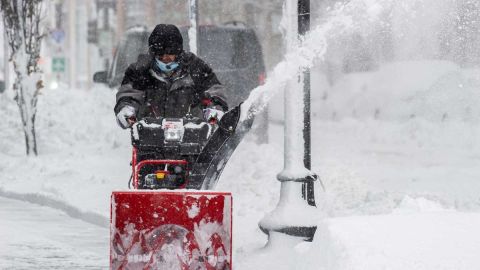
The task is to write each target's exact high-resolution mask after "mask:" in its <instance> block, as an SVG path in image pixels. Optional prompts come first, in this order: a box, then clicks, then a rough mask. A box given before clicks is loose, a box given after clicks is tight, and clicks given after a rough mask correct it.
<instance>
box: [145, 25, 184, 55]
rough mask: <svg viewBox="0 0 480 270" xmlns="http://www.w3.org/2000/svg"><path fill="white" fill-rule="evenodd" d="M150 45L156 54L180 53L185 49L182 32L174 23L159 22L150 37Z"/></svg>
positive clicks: (151, 51)
mask: <svg viewBox="0 0 480 270" xmlns="http://www.w3.org/2000/svg"><path fill="white" fill-rule="evenodd" d="M148 47H149V50H150V53H152V54H154V55H164V54H175V55H178V54H180V53H181V52H182V51H183V38H182V34H180V30H178V28H177V27H176V26H175V25H173V24H158V25H157V26H155V29H153V31H152V33H151V34H150V37H149V38H148Z"/></svg>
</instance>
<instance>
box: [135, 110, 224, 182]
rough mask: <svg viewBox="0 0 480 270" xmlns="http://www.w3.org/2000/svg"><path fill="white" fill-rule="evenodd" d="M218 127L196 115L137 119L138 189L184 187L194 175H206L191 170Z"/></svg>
mask: <svg viewBox="0 0 480 270" xmlns="http://www.w3.org/2000/svg"><path fill="white" fill-rule="evenodd" d="M216 128H217V126H216V125H215V124H209V123H207V122H205V121H204V120H202V119H199V118H196V117H192V116H186V117H184V118H148V117H147V118H144V119H142V120H140V121H138V122H137V123H135V124H134V125H133V126H132V130H131V137H132V146H133V156H132V178H133V186H134V189H181V188H185V187H187V184H188V182H189V181H190V179H191V178H192V177H193V178H199V177H202V176H201V175H190V171H191V170H192V166H193V164H194V163H195V161H196V160H197V158H198V156H199V155H200V153H201V152H202V149H203V148H204V147H205V145H206V144H207V142H208V140H209V139H210V137H211V136H212V134H213V133H214V131H215V130H216ZM194 180H195V179H194ZM197 180H200V179H197Z"/></svg>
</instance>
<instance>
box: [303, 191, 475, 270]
mask: <svg viewBox="0 0 480 270" xmlns="http://www.w3.org/2000/svg"><path fill="white" fill-rule="evenodd" d="M320 228H321V229H320V230H319V231H318V232H317V235H316V239H315V241H314V243H313V244H312V246H311V247H310V250H309V251H308V253H307V254H305V257H307V258H308V259H307V261H308V262H306V263H305V264H306V265H309V266H313V265H317V266H321V267H319V268H316V267H312V268H310V267H307V268H305V269H329V270H337V269H338V270H340V269H345V270H346V269H348V270H356V269H370V270H377V269H378V270H380V269H391V270H397V269H398V270H403V269H409V270H429V269H455V270H463V269H464V270H470V269H479V268H480V257H479V256H478V250H479V249H480V232H479V230H480V229H479V228H480V213H464V212H458V211H455V210H449V209H444V208H442V206H441V205H439V204H437V203H435V202H432V201H428V200H426V199H424V198H416V199H413V198H411V197H405V199H404V200H403V201H402V202H401V203H400V205H399V206H398V208H397V209H395V211H394V212H393V213H392V214H389V215H378V216H351V217H343V218H333V219H329V220H326V221H325V224H323V225H321V227H320Z"/></svg>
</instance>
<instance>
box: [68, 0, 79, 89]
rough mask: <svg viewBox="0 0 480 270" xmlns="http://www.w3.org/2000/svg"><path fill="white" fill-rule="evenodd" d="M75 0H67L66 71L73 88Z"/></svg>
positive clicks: (75, 51)
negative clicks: (67, 52) (67, 50)
mask: <svg viewBox="0 0 480 270" xmlns="http://www.w3.org/2000/svg"><path fill="white" fill-rule="evenodd" d="M76 6H77V3H76V0H69V1H68V18H69V19H68V36H69V39H68V45H69V54H68V55H69V62H68V71H69V76H68V77H69V82H70V88H71V89H74V88H76V87H77V77H78V76H77V75H78V74H77V66H76V64H77V63H76V62H77V61H76V57H77V48H76V44H77V16H76Z"/></svg>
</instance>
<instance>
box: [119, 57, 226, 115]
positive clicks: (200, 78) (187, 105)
mask: <svg viewBox="0 0 480 270" xmlns="http://www.w3.org/2000/svg"><path fill="white" fill-rule="evenodd" d="M154 60H155V59H154V58H153V56H151V55H148V54H141V55H140V56H139V57H138V60H137V62H136V63H134V64H131V65H130V66H129V67H128V68H127V70H126V71H125V76H124V78H123V81H122V85H121V86H120V88H119V90H118V93H117V103H116V106H115V114H117V113H118V112H119V111H120V110H121V109H122V108H123V106H125V105H130V106H133V107H134V108H135V109H136V112H137V118H138V119H141V118H143V117H146V116H150V117H175V118H176V117H184V116H185V115H186V114H187V113H188V112H189V111H190V113H191V114H192V115H193V116H197V117H202V112H201V106H200V103H201V100H202V99H204V98H208V99H210V100H212V101H213V104H214V105H218V106H220V107H221V108H222V109H223V110H224V111H226V110H227V109H228V105H227V104H228V103H227V99H226V96H225V91H224V87H223V86H222V85H221V84H220V82H219V81H218V79H217V76H216V75H215V73H214V72H213V71H212V69H211V68H210V67H209V66H208V65H207V64H206V63H205V62H204V61H202V60H201V59H200V58H198V57H197V56H195V55H194V54H192V53H188V52H182V53H181V54H180V55H179V56H178V58H177V60H176V61H177V62H178V63H179V67H178V68H177V69H176V70H175V71H174V73H173V74H171V75H170V76H166V75H165V74H163V73H162V72H161V71H159V69H158V68H157V67H156V65H155V61H154Z"/></svg>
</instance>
